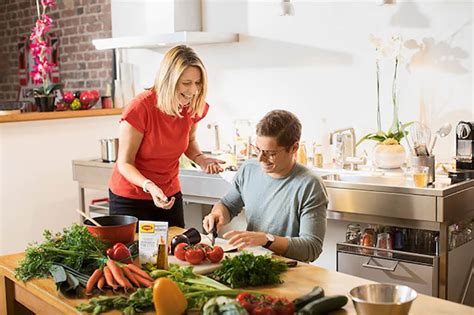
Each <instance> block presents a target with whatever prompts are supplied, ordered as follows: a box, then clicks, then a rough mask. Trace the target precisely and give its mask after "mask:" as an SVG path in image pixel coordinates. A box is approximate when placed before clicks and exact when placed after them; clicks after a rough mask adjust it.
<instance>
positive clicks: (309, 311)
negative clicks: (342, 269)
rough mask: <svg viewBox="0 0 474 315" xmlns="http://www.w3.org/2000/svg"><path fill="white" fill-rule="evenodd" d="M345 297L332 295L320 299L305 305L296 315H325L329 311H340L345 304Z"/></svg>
mask: <svg viewBox="0 0 474 315" xmlns="http://www.w3.org/2000/svg"><path fill="white" fill-rule="evenodd" d="M347 301H348V299H347V296H345V295H333V296H326V297H322V298H320V299H318V300H315V301H312V302H310V303H308V304H306V305H305V306H304V307H303V308H302V309H300V310H299V311H298V312H297V313H296V314H297V315H319V314H326V313H329V312H331V311H335V310H337V309H340V308H341V307H343V306H344V305H346V304H347Z"/></svg>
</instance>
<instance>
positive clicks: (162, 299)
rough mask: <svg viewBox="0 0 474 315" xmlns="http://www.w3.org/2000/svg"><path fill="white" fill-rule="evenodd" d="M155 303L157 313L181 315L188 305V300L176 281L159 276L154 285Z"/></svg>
mask: <svg viewBox="0 0 474 315" xmlns="http://www.w3.org/2000/svg"><path fill="white" fill-rule="evenodd" d="M153 303H154V304H155V312H156V315H181V314H183V313H184V312H185V311H186V308H187V307H188V301H187V300H186V297H185V296H184V294H183V292H181V290H180V289H179V287H178V285H177V284H176V282H174V281H173V280H170V279H168V278H159V279H158V280H156V281H155V284H154V285H153Z"/></svg>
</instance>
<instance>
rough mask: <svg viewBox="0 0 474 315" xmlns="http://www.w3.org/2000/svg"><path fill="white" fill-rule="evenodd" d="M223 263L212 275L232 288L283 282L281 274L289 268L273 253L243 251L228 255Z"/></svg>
mask: <svg viewBox="0 0 474 315" xmlns="http://www.w3.org/2000/svg"><path fill="white" fill-rule="evenodd" d="M221 263H222V265H221V266H220V267H219V268H218V269H216V270H215V271H214V272H213V273H212V274H211V275H210V277H211V278H212V279H214V280H217V281H219V282H221V283H223V284H226V285H229V286H230V287H231V288H242V287H246V286H252V287H256V286H261V285H267V284H277V283H281V282H282V281H281V279H280V274H281V273H282V272H283V271H285V270H287V269H288V266H287V265H286V263H285V262H284V261H281V260H277V259H273V258H272V257H271V255H257V256H256V255H254V254H253V253H249V252H242V253H241V254H240V255H237V256H234V257H232V258H231V257H229V256H227V257H226V258H225V259H224V260H223V261H222V262H221Z"/></svg>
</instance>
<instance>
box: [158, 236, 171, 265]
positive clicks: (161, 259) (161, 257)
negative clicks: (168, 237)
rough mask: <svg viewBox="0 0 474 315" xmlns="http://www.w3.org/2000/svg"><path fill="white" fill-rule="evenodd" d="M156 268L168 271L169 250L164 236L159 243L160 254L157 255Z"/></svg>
mask: <svg viewBox="0 0 474 315" xmlns="http://www.w3.org/2000/svg"><path fill="white" fill-rule="evenodd" d="M156 267H157V268H158V269H168V249H167V248H166V242H165V240H164V239H163V236H160V240H159V242H158V253H157V255H156Z"/></svg>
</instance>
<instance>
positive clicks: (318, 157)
mask: <svg viewBox="0 0 474 315" xmlns="http://www.w3.org/2000/svg"><path fill="white" fill-rule="evenodd" d="M323 163H324V159H323V146H322V145H321V144H316V143H314V144H313V166H314V167H318V168H323Z"/></svg>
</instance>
